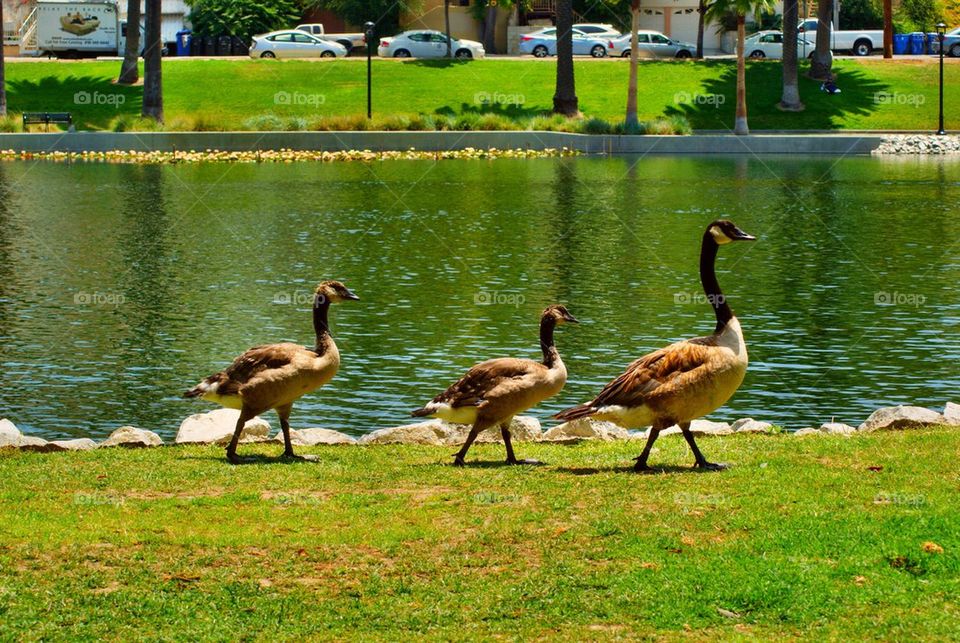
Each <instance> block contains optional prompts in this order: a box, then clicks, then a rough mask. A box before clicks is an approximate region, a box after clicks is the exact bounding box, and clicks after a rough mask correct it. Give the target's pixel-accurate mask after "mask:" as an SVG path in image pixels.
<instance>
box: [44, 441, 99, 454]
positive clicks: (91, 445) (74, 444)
mask: <svg viewBox="0 0 960 643" xmlns="http://www.w3.org/2000/svg"><path fill="white" fill-rule="evenodd" d="M48 446H49V447H51V449H50V450H51V451H92V450H93V449H96V448H97V443H96V442H94V441H93V440H91V439H90V438H80V439H79V440H54V441H53V442H51V443H50V444H49V445H48Z"/></svg>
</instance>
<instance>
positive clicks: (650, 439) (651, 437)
mask: <svg viewBox="0 0 960 643" xmlns="http://www.w3.org/2000/svg"><path fill="white" fill-rule="evenodd" d="M659 435H660V429H659V428H657V427H650V433H648V434H647V444H646V446H644V447H643V451H641V452H640V455H639V456H637V458H636V461H637V463H636V464H635V465H633V470H634V471H637V472H646V471H653V469H651V468H650V467H649V466H647V458H649V457H650V449H652V448H653V443H654V442H656V441H657V436H659Z"/></svg>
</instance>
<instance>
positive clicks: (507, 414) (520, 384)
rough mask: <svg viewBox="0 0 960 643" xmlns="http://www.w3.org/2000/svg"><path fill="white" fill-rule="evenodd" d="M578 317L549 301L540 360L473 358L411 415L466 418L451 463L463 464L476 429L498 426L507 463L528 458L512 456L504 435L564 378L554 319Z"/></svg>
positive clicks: (542, 319)
mask: <svg viewBox="0 0 960 643" xmlns="http://www.w3.org/2000/svg"><path fill="white" fill-rule="evenodd" d="M566 323H574V324H575V323H578V322H577V320H576V319H574V317H573V315H571V314H570V313H569V311H567V309H566V308H565V307H564V306H549V307H548V308H547V309H546V310H544V311H543V314H542V315H541V316H540V348H541V349H542V350H543V361H542V362H537V361H535V360H532V359H514V358H510V357H507V358H502V359H492V360H488V361H486V362H482V363H480V364H477V365H476V366H474V367H473V368H471V369H470V370H469V371H467V374H466V375H464V376H463V377H461V378H460V379H459V380H457V381H456V382H455V383H454V384H453V385H451V386H450V388H448V389H447V390H446V391H444V392H443V393H441V394H440V395H438V396H436V397H435V398H433V400H431V401H430V403H429V404H427V405H426V406H424V407H423V408H421V409H417V410H416V411H413V413H412V414H411V415H413V416H414V417H436V418H441V419H443V420H446V421H448V422H455V423H458V424H472V425H473V426H472V427H471V429H470V433H469V435H467V439H466V441H465V442H464V443H463V447H461V449H460V451H458V452H457V454H456V456H455V458H454V461H453V464H454V465H456V466H460V467H462V466H464V464H465V461H464V458H465V457H466V456H467V450H468V449H470V445H471V444H473V441H474V440H476V439H477V436H478V435H480V432H481V431H483V430H485V429H488V428H490V427H492V426H497V425H499V426H500V434H501V435H502V436H503V443H504V445H505V446H506V448H507V463H508V464H531V463H532V461H527V460H523V461H521V460H517V458H516V456H515V455H514V453H513V445H512V444H511V439H510V421H511V420H512V419H513V416H515V415H517V414H518V413H522V412H523V411H526V410H527V409H529V408H531V407H534V406H536V405H537V404H539V403H540V402H542V401H543V400H546V399H547V398H550V397H553V396H554V395H556V394H557V393H559V392H560V391H561V389H563V385H564V384H565V383H566V382H567V369H566V367H565V366H564V365H563V360H562V359H560V353H559V352H558V351H557V347H556V345H555V344H554V341H553V331H554V328H556V326H557V324H566Z"/></svg>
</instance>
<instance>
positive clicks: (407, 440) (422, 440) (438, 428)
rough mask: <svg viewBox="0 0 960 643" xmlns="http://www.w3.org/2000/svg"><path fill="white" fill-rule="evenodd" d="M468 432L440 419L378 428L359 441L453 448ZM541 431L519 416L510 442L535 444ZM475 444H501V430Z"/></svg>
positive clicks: (529, 419) (530, 419)
mask: <svg viewBox="0 0 960 643" xmlns="http://www.w3.org/2000/svg"><path fill="white" fill-rule="evenodd" d="M469 433H470V425H469V424H451V423H450V422H444V421H443V420H439V419H436V418H435V419H432V420H427V421H426V422H418V423H416V424H404V425H403V426H395V427H390V428H387V429H379V430H377V431H374V432H373V433H368V434H367V435H365V436H363V437H362V438H360V441H359V442H360V444H432V445H438V446H454V445H459V444H463V442H464V440H466V439H467V435H469ZM541 435H542V431H541V429H540V421H539V420H537V418H534V417H529V416H518V417H515V418H513V422H511V423H510V438H511V440H512V441H513V442H535V441H537V440H539V439H540V437H541ZM477 442H478V443H492V442H503V436H502V435H501V433H500V427H497V426H493V427H490V428H489V429H487V430H485V431H483V432H482V433H481V434H480V435H479V436H478V437H477Z"/></svg>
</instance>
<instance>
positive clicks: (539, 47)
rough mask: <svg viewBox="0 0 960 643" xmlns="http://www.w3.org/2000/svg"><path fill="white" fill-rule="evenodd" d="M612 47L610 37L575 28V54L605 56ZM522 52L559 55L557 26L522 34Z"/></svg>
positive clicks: (536, 54) (541, 56) (535, 54)
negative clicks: (588, 33) (596, 35)
mask: <svg viewBox="0 0 960 643" xmlns="http://www.w3.org/2000/svg"><path fill="white" fill-rule="evenodd" d="M610 48H611V40H610V39H609V38H598V37H595V36H589V35H587V34H585V33H584V32H582V31H580V30H579V29H574V30H573V54H574V55H575V56H593V57H594V58H603V57H605V56H606V55H607V54H608V53H609V51H610ZM520 53H523V54H533V55H534V56H536V57H537V58H546V57H547V56H556V55H557V28H556V27H548V28H547V29H541V30H540V31H534V32H533V33H528V34H524V35H522V36H520Z"/></svg>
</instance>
